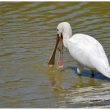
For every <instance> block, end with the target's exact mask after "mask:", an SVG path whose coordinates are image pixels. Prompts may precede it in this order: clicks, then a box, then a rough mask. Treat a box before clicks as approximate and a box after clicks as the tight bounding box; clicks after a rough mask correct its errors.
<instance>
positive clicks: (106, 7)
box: [0, 2, 110, 108]
mask: <svg viewBox="0 0 110 110" xmlns="http://www.w3.org/2000/svg"><path fill="white" fill-rule="evenodd" d="M63 21H67V22H69V23H70V24H71V26H72V30H73V34H74V33H84V34H88V35H91V36H93V37H94V38H96V39H97V40H98V41H99V42H100V43H101V44H102V45H103V46H104V49H105V51H106V54H107V56H108V59H109V62H110V3H109V2H92V3H91V2H0V107H1V108H4V107H5V108H6V107H10V108H12V107H19V108H20V107H25V108H27V107H29V108H33V107H42V108H43V107H45V108H50V107H55V108H56V107H57V108H59V107H64V108H67V107H71V108H73V107H99V108H109V107H110V82H109V81H103V80H95V79H92V78H86V77H77V76H75V77H74V75H75V74H74V73H73V71H71V70H66V71H63V72H61V71H57V69H56V68H55V69H49V68H48V66H47V63H48V59H49V56H50V53H51V51H52V49H53V47H54V44H55V39H56V27H57V25H58V23H60V22H63ZM91 54H92V53H91ZM63 57H64V64H65V67H67V66H72V65H73V66H75V65H76V63H75V62H74V61H73V59H72V58H71V56H70V55H69V52H68V51H67V50H66V49H64V54H63Z"/></svg>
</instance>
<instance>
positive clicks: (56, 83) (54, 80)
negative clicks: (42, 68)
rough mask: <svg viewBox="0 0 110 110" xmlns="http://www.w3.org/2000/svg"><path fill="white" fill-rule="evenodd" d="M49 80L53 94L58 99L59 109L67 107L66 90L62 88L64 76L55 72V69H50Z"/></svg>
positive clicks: (59, 72)
mask: <svg viewBox="0 0 110 110" xmlns="http://www.w3.org/2000/svg"><path fill="white" fill-rule="evenodd" d="M48 75H49V78H50V81H51V85H52V88H53V94H54V96H55V97H56V98H57V103H58V107H65V101H64V94H62V93H64V89H63V87H62V80H63V78H62V77H63V75H62V72H61V71H55V70H54V68H49V73H48Z"/></svg>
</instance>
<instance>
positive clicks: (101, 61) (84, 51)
mask: <svg viewBox="0 0 110 110" xmlns="http://www.w3.org/2000/svg"><path fill="white" fill-rule="evenodd" d="M62 42H63V45H64V46H65V47H66V48H67V49H68V50H69V52H70V55H71V56H72V57H73V59H74V60H75V61H76V62H77V63H78V66H79V70H80V71H79V72H80V73H81V72H82V71H83V68H84V67H88V68H90V69H91V70H97V71H99V72H100V73H102V74H103V75H104V76H106V77H109V78H110V65H109V62H108V59H107V56H106V53H105V51H104V49H103V47H102V45H101V44H100V43H99V42H98V41H97V40H96V39H95V38H93V37H91V36H89V35H86V34H81V33H77V34H74V35H73V36H72V29H71V26H70V24H69V23H68V22H62V23H60V24H59V25H58V26H57V42H56V46H55V49H54V51H53V54H52V57H51V58H50V61H49V65H54V59H55V53H56V49H57V48H58V50H59V61H58V66H59V67H63V60H62Z"/></svg>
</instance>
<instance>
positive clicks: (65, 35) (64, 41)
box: [63, 30, 72, 48]
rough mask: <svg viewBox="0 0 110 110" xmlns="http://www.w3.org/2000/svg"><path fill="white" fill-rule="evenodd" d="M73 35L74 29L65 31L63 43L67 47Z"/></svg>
mask: <svg viewBox="0 0 110 110" xmlns="http://www.w3.org/2000/svg"><path fill="white" fill-rule="evenodd" d="M71 37H72V30H70V31H68V32H65V33H63V44H64V46H65V47H66V48H68V42H69V39H70V38H71Z"/></svg>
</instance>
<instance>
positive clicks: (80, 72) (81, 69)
mask: <svg viewBox="0 0 110 110" xmlns="http://www.w3.org/2000/svg"><path fill="white" fill-rule="evenodd" d="M78 67H79V68H77V74H78V75H79V76H81V75H82V71H83V68H84V67H83V65H81V64H79V63H78Z"/></svg>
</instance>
